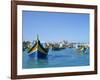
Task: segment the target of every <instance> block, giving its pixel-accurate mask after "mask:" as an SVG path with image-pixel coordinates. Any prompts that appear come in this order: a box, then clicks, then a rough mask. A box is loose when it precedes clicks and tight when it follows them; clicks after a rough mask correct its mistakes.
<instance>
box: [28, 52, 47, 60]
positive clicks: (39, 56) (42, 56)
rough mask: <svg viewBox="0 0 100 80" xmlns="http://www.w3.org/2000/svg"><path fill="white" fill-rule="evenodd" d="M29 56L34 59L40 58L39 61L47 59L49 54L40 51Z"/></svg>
mask: <svg viewBox="0 0 100 80" xmlns="http://www.w3.org/2000/svg"><path fill="white" fill-rule="evenodd" d="M29 56H30V57H34V58H38V59H42V58H47V54H46V53H42V52H40V51H35V52H33V53H31V54H29Z"/></svg>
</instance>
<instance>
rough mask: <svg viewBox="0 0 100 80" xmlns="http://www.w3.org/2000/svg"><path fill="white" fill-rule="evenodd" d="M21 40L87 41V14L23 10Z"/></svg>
mask: <svg viewBox="0 0 100 80" xmlns="http://www.w3.org/2000/svg"><path fill="white" fill-rule="evenodd" d="M22 26H23V40H29V41H32V40H35V39H36V36H37V34H38V35H39V38H40V40H41V41H44V42H45V41H62V40H68V41H73V42H89V14H79V13H61V12H43V11H23V12H22Z"/></svg>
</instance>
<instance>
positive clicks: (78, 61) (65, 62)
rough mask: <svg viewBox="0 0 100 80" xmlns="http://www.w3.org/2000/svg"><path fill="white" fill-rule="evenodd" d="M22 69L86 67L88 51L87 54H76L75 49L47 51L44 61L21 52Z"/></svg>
mask: <svg viewBox="0 0 100 80" xmlns="http://www.w3.org/2000/svg"><path fill="white" fill-rule="evenodd" d="M80 54H82V55H80ZM22 62H23V64H22V65H23V68H24V69H29V68H47V67H65V66H86V65H89V49H88V50H87V54H83V53H82V52H80V53H79V52H78V51H77V50H75V49H69V48H67V49H64V50H61V51H52V50H49V53H48V56H47V58H45V59H36V58H34V57H30V56H28V54H27V51H24V52H23V61H22Z"/></svg>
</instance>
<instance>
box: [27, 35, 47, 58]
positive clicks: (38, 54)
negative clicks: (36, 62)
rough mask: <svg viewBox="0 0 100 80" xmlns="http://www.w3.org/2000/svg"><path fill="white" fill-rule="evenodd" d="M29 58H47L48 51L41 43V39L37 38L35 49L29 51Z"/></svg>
mask: <svg viewBox="0 0 100 80" xmlns="http://www.w3.org/2000/svg"><path fill="white" fill-rule="evenodd" d="M28 53H29V56H31V57H35V58H37V59H38V58H47V55H48V49H46V48H44V47H43V46H42V44H41V43H40V40H39V37H38V36H37V40H36V42H35V44H34V45H33V47H32V48H31V49H30V50H29V51H28Z"/></svg>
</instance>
